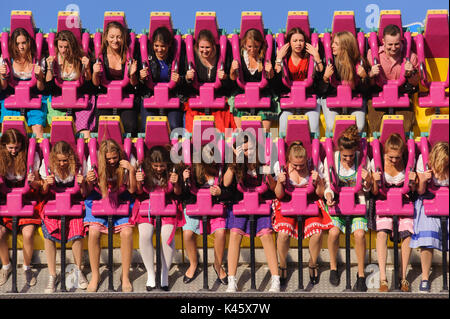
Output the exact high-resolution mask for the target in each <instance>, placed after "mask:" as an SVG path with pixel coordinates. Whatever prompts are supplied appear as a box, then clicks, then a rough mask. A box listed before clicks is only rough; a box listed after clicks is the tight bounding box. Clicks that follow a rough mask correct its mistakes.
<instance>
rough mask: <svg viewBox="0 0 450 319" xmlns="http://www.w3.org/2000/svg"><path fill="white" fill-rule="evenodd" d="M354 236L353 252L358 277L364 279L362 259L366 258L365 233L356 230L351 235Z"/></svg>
mask: <svg viewBox="0 0 450 319" xmlns="http://www.w3.org/2000/svg"><path fill="white" fill-rule="evenodd" d="M353 235H354V236H355V252H356V260H357V262H358V277H364V259H365V257H366V232H365V231H364V230H363V229H358V230H356V231H355V232H354V234H353Z"/></svg>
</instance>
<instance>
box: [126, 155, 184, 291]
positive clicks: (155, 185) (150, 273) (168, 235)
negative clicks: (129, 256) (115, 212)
mask: <svg viewBox="0 0 450 319" xmlns="http://www.w3.org/2000/svg"><path fill="white" fill-rule="evenodd" d="M172 187H173V188H172ZM170 188H172V190H171V191H170V193H169V194H167V200H168V202H169V203H173V204H176V203H177V202H176V199H175V196H176V195H180V194H181V188H180V185H179V182H178V174H177V173H175V172H173V171H172V162H171V161H170V153H169V151H168V150H167V148H166V147H164V146H154V147H152V148H151V149H150V151H148V152H147V154H146V155H145V158H144V162H143V163H142V164H139V167H138V170H137V172H136V195H137V199H136V200H135V203H134V206H133V213H132V219H130V222H131V223H132V224H138V228H139V251H140V253H141V256H142V260H143V261H144V265H145V268H146V269H147V283H146V285H145V286H146V289H147V291H151V290H152V289H153V288H155V285H156V283H155V268H154V266H153V260H154V258H153V256H154V249H153V240H152V238H153V232H154V229H155V226H156V220H155V218H154V217H151V212H149V213H148V216H141V215H140V214H139V207H140V202H141V201H142V200H145V199H148V198H149V193H150V192H153V191H155V190H165V191H168V190H169V189H170ZM174 195H175V196H174ZM161 220H162V227H161V243H162V245H161V246H162V256H161V261H162V263H161V266H162V271H161V288H162V289H163V290H166V291H168V290H169V270H170V265H171V264H172V257H173V254H174V251H175V238H174V235H175V231H176V229H177V227H179V226H181V222H182V218H181V213H179V214H178V215H177V216H176V217H162V218H161Z"/></svg>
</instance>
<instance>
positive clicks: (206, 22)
mask: <svg viewBox="0 0 450 319" xmlns="http://www.w3.org/2000/svg"><path fill="white" fill-rule="evenodd" d="M204 29H206V30H209V31H211V33H212V35H213V36H214V40H215V41H216V44H219V27H218V24H217V18H216V13H215V12H197V13H196V14H195V26H194V39H197V38H198V34H199V32H200V31H201V30H204Z"/></svg>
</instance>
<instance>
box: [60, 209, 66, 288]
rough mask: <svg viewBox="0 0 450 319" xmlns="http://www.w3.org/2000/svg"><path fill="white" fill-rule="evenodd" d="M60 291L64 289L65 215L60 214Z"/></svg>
mask: <svg viewBox="0 0 450 319" xmlns="http://www.w3.org/2000/svg"><path fill="white" fill-rule="evenodd" d="M61 291H62V292H67V289H66V216H61Z"/></svg>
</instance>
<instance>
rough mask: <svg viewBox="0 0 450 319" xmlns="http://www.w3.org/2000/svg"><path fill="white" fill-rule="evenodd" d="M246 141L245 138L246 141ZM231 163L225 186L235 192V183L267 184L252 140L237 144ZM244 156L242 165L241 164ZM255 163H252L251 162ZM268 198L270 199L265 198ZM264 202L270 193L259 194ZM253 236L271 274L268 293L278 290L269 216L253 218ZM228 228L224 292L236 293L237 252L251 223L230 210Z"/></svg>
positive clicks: (275, 252) (237, 198) (238, 198)
mask: <svg viewBox="0 0 450 319" xmlns="http://www.w3.org/2000/svg"><path fill="white" fill-rule="evenodd" d="M246 138H247V139H246ZM234 152H235V156H234V159H233V163H232V164H231V165H230V166H229V167H228V169H227V170H226V172H225V174H224V182H223V184H224V186H225V187H229V186H230V185H232V188H233V189H236V186H237V184H238V183H242V184H243V185H244V186H247V187H255V186H259V185H263V184H264V183H266V178H265V175H264V174H263V173H262V168H263V165H262V164H261V163H260V162H259V161H258V160H257V159H256V142H255V138H254V137H249V136H248V135H245V136H244V143H243V144H242V145H238V146H237V148H236V149H235V150H234ZM242 157H243V159H244V162H243V163H240V159H241V158H242ZM254 160H255V161H254ZM267 195H269V196H267ZM260 196H261V197H262V198H263V199H270V198H272V197H271V196H270V193H269V192H265V193H264V194H261V195H260ZM242 198H243V196H242V194H241V193H240V192H236V196H235V198H234V201H235V202H239V201H241V200H242ZM255 223H256V236H257V237H259V239H260V240H261V243H262V245H263V248H264V253H265V255H266V259H267V263H268V266H269V269H270V273H271V275H272V283H271V287H270V289H269V291H270V292H279V291H280V276H279V274H278V260H277V251H276V248H275V242H274V240H273V237H272V221H271V217H270V215H267V216H256V222H255ZM227 228H228V229H230V240H229V243H228V288H227V292H235V291H236V290H237V280H236V271H237V266H238V261H239V252H240V246H241V241H242V236H249V234H250V223H249V217H248V216H235V215H234V214H233V211H229V212H228V217H227Z"/></svg>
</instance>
